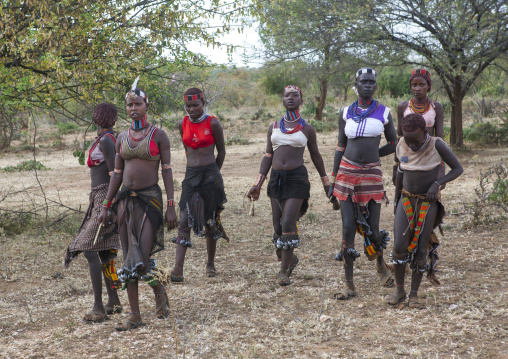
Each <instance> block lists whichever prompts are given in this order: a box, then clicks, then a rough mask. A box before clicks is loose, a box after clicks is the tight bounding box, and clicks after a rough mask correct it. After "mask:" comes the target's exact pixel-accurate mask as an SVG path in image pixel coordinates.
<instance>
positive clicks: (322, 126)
mask: <svg viewBox="0 0 508 359" xmlns="http://www.w3.org/2000/svg"><path fill="white" fill-rule="evenodd" d="M307 123H308V124H309V125H311V126H312V127H314V131H316V132H332V131H337V130H338V129H337V122H336V121H332V122H325V121H316V120H309V121H307Z"/></svg>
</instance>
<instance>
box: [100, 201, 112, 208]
mask: <svg viewBox="0 0 508 359" xmlns="http://www.w3.org/2000/svg"><path fill="white" fill-rule="evenodd" d="M102 206H103V207H104V208H109V207H111V200H109V199H105V200H104V201H103V202H102Z"/></svg>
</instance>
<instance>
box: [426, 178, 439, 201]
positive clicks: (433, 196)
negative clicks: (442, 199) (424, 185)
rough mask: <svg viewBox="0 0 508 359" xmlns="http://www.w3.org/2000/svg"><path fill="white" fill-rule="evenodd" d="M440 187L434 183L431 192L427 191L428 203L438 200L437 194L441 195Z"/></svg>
mask: <svg viewBox="0 0 508 359" xmlns="http://www.w3.org/2000/svg"><path fill="white" fill-rule="evenodd" d="M439 187H440V186H439V185H438V184H437V183H436V182H433V183H432V184H431V185H430V187H429V190H428V191H427V201H429V202H435V201H436V200H437V194H438V193H439Z"/></svg>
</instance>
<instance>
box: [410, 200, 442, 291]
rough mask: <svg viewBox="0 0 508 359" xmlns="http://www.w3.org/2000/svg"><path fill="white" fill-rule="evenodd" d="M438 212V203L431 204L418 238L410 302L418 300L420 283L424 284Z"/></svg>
mask: <svg viewBox="0 0 508 359" xmlns="http://www.w3.org/2000/svg"><path fill="white" fill-rule="evenodd" d="M437 210H438V205H437V204H436V203H431V205H430V207H429V210H428V212H427V216H426V217H425V225H424V227H423V230H422V232H421V234H420V237H419V238H418V251H417V253H416V258H415V259H416V265H417V268H414V269H413V275H412V277H411V293H410V294H409V299H410V301H411V299H412V298H414V299H416V298H418V289H419V288H420V283H421V282H422V277H423V270H424V269H425V267H426V264H427V248H428V245H429V240H430V235H431V234H432V231H433V229H434V228H433V225H434V221H435V219H436V215H437ZM416 213H417V212H416Z"/></svg>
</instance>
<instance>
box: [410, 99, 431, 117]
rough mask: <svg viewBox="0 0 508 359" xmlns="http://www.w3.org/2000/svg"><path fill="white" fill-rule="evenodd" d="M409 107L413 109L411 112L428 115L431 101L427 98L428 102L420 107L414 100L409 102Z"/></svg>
mask: <svg viewBox="0 0 508 359" xmlns="http://www.w3.org/2000/svg"><path fill="white" fill-rule="evenodd" d="M409 107H410V108H411V111H412V112H413V113H418V114H420V115H423V114H424V113H427V111H429V109H430V100H429V99H428V98H427V101H426V102H425V103H424V104H422V105H420V104H418V103H415V99H414V98H412V99H411V100H409Z"/></svg>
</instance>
